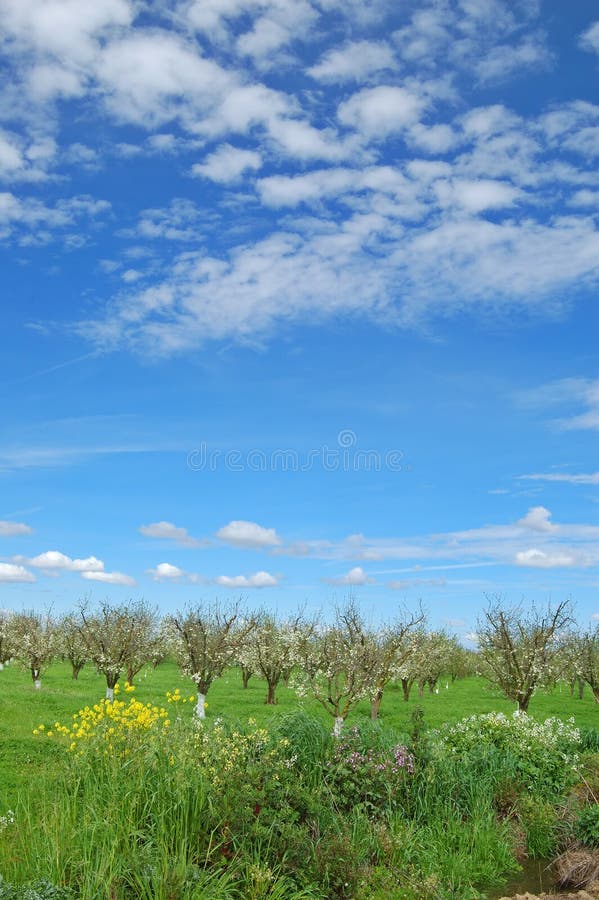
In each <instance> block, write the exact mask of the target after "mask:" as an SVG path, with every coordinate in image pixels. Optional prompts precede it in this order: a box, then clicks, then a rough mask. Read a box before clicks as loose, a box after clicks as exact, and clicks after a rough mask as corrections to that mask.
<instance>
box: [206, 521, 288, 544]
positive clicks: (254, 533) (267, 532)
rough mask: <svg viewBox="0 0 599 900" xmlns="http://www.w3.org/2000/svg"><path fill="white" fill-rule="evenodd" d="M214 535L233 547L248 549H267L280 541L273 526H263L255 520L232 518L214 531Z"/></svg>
mask: <svg viewBox="0 0 599 900" xmlns="http://www.w3.org/2000/svg"><path fill="white" fill-rule="evenodd" d="M216 537H217V538H219V539H220V540H221V541H224V542H225V543H226V544H231V545H232V546H233V547H244V548H246V549H249V550H260V549H268V548H270V547H277V546H279V544H280V543H281V539H280V537H279V536H278V534H277V532H276V531H275V529H274V528H264V527H263V526H262V525H257V524H256V522H246V521H244V520H234V521H232V522H229V524H228V525H225V526H223V528H220V529H219V530H218V531H217V532H216Z"/></svg>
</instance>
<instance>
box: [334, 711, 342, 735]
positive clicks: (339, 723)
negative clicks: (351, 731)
mask: <svg viewBox="0 0 599 900" xmlns="http://www.w3.org/2000/svg"><path fill="white" fill-rule="evenodd" d="M342 731H343V716H335V724H334V725H333V737H334V738H340V737H341V732H342Z"/></svg>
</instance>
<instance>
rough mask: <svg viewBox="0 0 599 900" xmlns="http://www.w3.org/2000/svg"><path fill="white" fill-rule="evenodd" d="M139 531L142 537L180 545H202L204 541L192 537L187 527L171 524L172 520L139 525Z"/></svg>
mask: <svg viewBox="0 0 599 900" xmlns="http://www.w3.org/2000/svg"><path fill="white" fill-rule="evenodd" d="M139 532H140V534H143V536H144V537H149V538H156V539H158V540H163V541H174V542H175V543H176V544H180V546H181V547H202V546H204V545H205V543H206V542H205V541H200V540H198V539H197V538H194V537H192V536H191V535H190V534H189V532H188V531H187V528H181V527H180V526H178V525H173V523H172V522H152V524H150V525H141V526H140V528H139Z"/></svg>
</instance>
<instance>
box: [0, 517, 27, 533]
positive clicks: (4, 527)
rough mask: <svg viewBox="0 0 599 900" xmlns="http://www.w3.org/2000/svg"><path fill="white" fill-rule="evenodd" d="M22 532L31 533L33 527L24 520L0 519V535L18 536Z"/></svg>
mask: <svg viewBox="0 0 599 900" xmlns="http://www.w3.org/2000/svg"><path fill="white" fill-rule="evenodd" d="M22 534H33V528H31V527H30V526H29V525H25V523H24V522H7V521H4V520H0V537H18V536H19V535H22Z"/></svg>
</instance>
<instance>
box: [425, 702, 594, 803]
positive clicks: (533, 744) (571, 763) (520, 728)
mask: <svg viewBox="0 0 599 900" xmlns="http://www.w3.org/2000/svg"><path fill="white" fill-rule="evenodd" d="M484 747H487V748H491V747H495V748H496V749H497V750H500V751H501V752H503V753H505V754H508V755H510V756H511V757H513V759H514V761H515V764H516V769H517V772H518V776H519V779H520V782H521V784H522V785H523V786H524V787H525V788H526V790H528V791H529V792H530V793H531V794H541V795H544V796H548V797H552V796H555V795H559V794H563V793H564V792H565V791H566V789H567V788H569V787H570V786H572V785H573V784H574V782H575V781H576V778H577V774H576V767H577V765H578V761H579V757H578V752H577V751H578V750H579V748H580V732H579V731H578V729H577V728H575V727H574V720H573V719H571V720H569V721H568V722H562V721H561V720H560V719H555V718H553V719H546V720H545V722H543V723H540V722H537V721H535V720H534V719H533V718H532V717H530V716H528V715H526V714H524V713H515V714H514V715H513V716H510V717H508V716H505V715H503V714H502V713H488V714H486V715H482V716H470V717H469V718H467V719H463V720H462V721H461V722H458V723H457V724H456V725H453V726H446V727H444V728H442V729H441V731H440V732H439V736H438V741H437V752H439V753H442V754H443V753H452V754H456V755H458V756H460V755H461V756H463V755H468V754H469V753H470V752H471V751H472V750H475V749H477V748H484Z"/></svg>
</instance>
